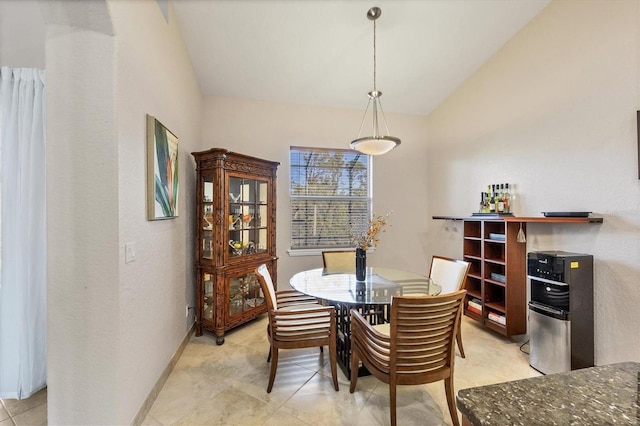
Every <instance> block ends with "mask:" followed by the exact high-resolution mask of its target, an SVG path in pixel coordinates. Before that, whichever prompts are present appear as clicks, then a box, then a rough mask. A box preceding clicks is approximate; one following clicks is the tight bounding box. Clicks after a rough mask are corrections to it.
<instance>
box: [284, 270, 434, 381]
mask: <svg viewBox="0 0 640 426" xmlns="http://www.w3.org/2000/svg"><path fill="white" fill-rule="evenodd" d="M289 284H290V285H291V287H292V288H294V289H295V290H297V291H299V292H301V293H304V294H306V295H308V296H312V297H315V298H316V299H319V300H320V301H321V302H322V303H325V304H327V305H330V306H334V307H335V309H336V325H337V346H336V349H337V355H338V364H339V365H340V368H341V369H342V370H343V372H344V373H345V374H346V376H347V377H350V375H351V365H350V358H351V309H355V310H356V311H358V312H359V313H360V314H362V315H363V316H365V317H366V318H367V319H368V320H369V323H371V324H372V325H376V324H382V323H385V322H389V318H390V309H391V299H392V298H393V297H394V296H407V295H413V296H435V295H438V294H440V292H441V291H442V287H441V286H440V285H438V284H437V283H436V282H434V281H433V280H431V278H429V277H428V276H426V275H422V274H418V273H415V272H410V271H405V270H400V269H390V268H379V267H367V271H366V276H365V279H364V280H363V281H358V280H357V279H356V275H355V271H332V270H328V269H326V268H316V269H310V270H307V271H302V272H298V273H297V274H295V275H294V276H293V277H291V280H290V281H289ZM358 374H359V375H365V374H368V372H367V371H366V369H364V367H361V368H360V370H359V372H358Z"/></svg>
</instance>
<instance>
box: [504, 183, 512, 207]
mask: <svg viewBox="0 0 640 426" xmlns="http://www.w3.org/2000/svg"><path fill="white" fill-rule="evenodd" d="M504 212H505V213H511V194H509V184H508V183H505V184H504Z"/></svg>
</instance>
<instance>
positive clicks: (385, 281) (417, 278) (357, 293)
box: [289, 267, 442, 305]
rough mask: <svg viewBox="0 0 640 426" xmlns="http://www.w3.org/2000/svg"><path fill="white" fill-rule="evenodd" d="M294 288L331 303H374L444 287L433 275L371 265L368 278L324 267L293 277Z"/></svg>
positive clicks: (440, 289)
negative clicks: (359, 277)
mask: <svg viewBox="0 0 640 426" xmlns="http://www.w3.org/2000/svg"><path fill="white" fill-rule="evenodd" d="M289 283H290V284H291V287H293V288H294V289H295V290H298V291H299V292H301V293H304V294H307V295H309V296H313V297H316V298H318V299H323V300H326V301H329V302H336V303H350V304H358V303H365V304H371V305H376V304H380V305H386V304H390V303H391V298H392V297H393V296H425V295H429V296H435V295H438V294H440V292H441V291H442V288H441V287H440V286H439V285H438V284H437V283H435V282H433V280H431V279H430V278H429V277H427V276H425V275H421V274H416V273H413V272H408V271H402V270H398V269H388V268H377V267H368V268H367V277H366V279H365V281H356V275H355V273H330V272H327V270H325V269H324V268H317V269H311V270H308V271H302V272H298V273H297V274H295V275H294V276H293V277H291V280H290V281H289Z"/></svg>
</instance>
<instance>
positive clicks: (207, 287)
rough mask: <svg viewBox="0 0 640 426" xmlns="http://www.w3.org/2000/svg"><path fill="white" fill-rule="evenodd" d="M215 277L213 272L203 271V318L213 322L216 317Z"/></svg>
mask: <svg viewBox="0 0 640 426" xmlns="http://www.w3.org/2000/svg"><path fill="white" fill-rule="evenodd" d="M214 280H215V277H214V275H213V274H210V273H208V272H203V273H202V286H203V293H204V297H203V301H202V306H201V307H200V308H201V310H200V312H202V320H203V321H208V322H211V323H213V318H214V312H213V311H214V303H215V300H214V296H215V294H214V286H213V283H214Z"/></svg>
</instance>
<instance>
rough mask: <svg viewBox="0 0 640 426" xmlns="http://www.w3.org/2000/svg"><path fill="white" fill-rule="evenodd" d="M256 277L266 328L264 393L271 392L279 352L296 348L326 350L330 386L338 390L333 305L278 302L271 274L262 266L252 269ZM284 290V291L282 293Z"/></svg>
mask: <svg viewBox="0 0 640 426" xmlns="http://www.w3.org/2000/svg"><path fill="white" fill-rule="evenodd" d="M255 274H256V277H257V278H258V281H259V282H260V286H261V287H262V292H263V293H264V297H265V301H266V303H267V311H268V315H269V325H268V327H267V334H268V336H269V344H270V348H269V356H268V357H267V361H270V362H271V369H270V373H269V384H268V385H267V393H270V392H271V389H272V388H273V382H274V380H275V378H276V370H277V368H278V350H279V349H298V348H311V347H316V346H319V347H320V348H322V347H323V346H328V347H329V363H330V364H331V376H332V378H333V386H334V388H335V390H336V391H337V390H338V372H337V365H336V359H337V355H336V315H335V308H334V307H333V306H322V305H319V304H317V303H289V304H287V303H281V300H282V299H280V300H279V299H278V293H279V292H276V290H275V289H274V286H273V281H272V280H271V275H270V274H269V270H268V269H267V266H266V265H260V266H259V267H258V268H256V270H255ZM285 291H286V290H285Z"/></svg>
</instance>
